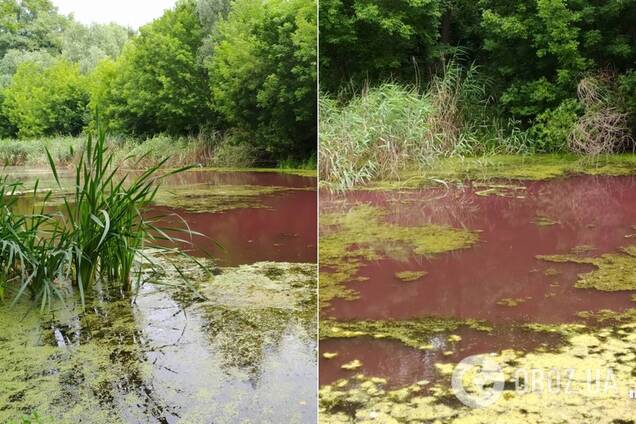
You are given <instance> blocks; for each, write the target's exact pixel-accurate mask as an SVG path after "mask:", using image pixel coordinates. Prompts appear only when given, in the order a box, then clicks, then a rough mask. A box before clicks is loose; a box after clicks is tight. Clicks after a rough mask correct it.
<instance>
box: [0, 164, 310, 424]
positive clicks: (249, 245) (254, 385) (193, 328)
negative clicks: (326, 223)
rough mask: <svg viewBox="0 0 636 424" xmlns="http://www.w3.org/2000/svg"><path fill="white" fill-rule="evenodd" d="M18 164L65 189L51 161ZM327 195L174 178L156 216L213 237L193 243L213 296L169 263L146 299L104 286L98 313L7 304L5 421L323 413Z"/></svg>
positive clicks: (278, 179) (281, 176)
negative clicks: (319, 279) (41, 165)
mask: <svg viewBox="0 0 636 424" xmlns="http://www.w3.org/2000/svg"><path fill="white" fill-rule="evenodd" d="M10 171H11V175H12V177H13V178H19V179H21V180H23V181H26V182H27V184H29V183H30V182H32V181H34V180H35V178H40V179H41V180H42V182H41V185H40V186H41V187H53V186H54V185H53V184H52V180H51V179H50V175H48V174H46V173H44V172H41V171H39V170H20V169H17V170H16V169H12V170H10ZM69 178H70V175H68V174H63V175H62V180H63V184H62V185H63V187H64V188H65V190H66V189H68V188H67V187H68V183H69ZM63 195H64V191H63V190H62V191H58V192H57V193H56V194H55V195H54V196H53V198H52V200H51V209H54V208H55V207H56V206H55V205H56V202H57V204H59V203H60V202H61V199H62V197H63ZM29 202H30V200H29V199H26V198H25V199H24V201H23V204H22V207H24V208H25V210H26V209H27V208H28V207H29ZM316 203H317V199H316V179H315V177H309V176H302V175H293V174H287V173H282V172H262V171H253V172H251V171H240V172H239V171H231V172H230V171H227V172H224V171H219V170H205V169H201V170H192V171H188V172H186V173H183V174H179V175H175V176H172V177H170V178H169V179H167V181H166V182H165V185H164V186H163V188H162V190H161V191H160V193H159V195H158V196H157V199H156V202H155V204H154V205H152V206H151V208H150V209H149V210H148V212H147V213H148V214H152V215H153V216H154V215H162V216H165V218H163V219H165V220H168V221H173V222H174V223H179V224H181V223H183V222H185V223H186V224H187V226H188V227H190V228H191V229H192V230H194V231H196V232H199V233H201V234H202V235H201V236H199V237H194V238H193V239H192V240H191V243H188V244H184V245H182V246H181V247H182V249H183V250H184V251H186V252H187V253H189V254H190V255H192V256H195V257H197V258H199V259H198V260H199V261H201V262H203V263H205V264H207V265H209V267H210V268H211V269H213V275H211V276H210V275H208V274H205V273H203V272H200V271H199V269H198V267H189V268H188V267H187V265H186V266H185V267H184V269H186V270H187V272H189V273H191V275H193V276H194V277H193V284H194V286H195V288H196V289H197V290H198V291H199V293H202V294H204V295H205V300H202V299H200V298H198V297H196V296H194V295H193V294H192V293H191V292H190V291H188V290H185V289H184V288H183V287H182V286H178V287H175V286H174V283H175V280H178V279H179V276H178V275H176V274H175V273H173V275H171V274H170V273H169V272H168V273H166V275H162V276H148V278H144V281H145V282H144V284H143V286H142V287H141V289H140V291H139V293H138V294H137V295H136V296H135V297H134V298H133V299H127V298H122V297H121V296H120V295H118V293H113V292H112V291H109V290H106V289H104V290H103V291H102V292H100V295H99V296H98V297H97V298H94V299H91V300H90V302H89V306H88V308H87V310H86V311H81V310H80V308H79V307H78V305H76V304H75V303H73V299H71V300H70V301H67V303H68V304H67V305H65V306H62V305H55V306H54V308H53V309H52V310H51V311H46V312H44V313H42V314H40V313H39V311H37V310H34V309H33V308H31V307H30V305H28V304H19V305H17V306H15V307H13V308H10V307H8V306H7V305H4V306H2V307H0V321H2V327H3V328H6V329H8V330H7V331H4V330H3V333H4V334H3V335H2V336H1V337H0V375H1V377H0V421H2V422H5V421H6V420H10V419H18V418H20V417H21V416H22V415H23V414H31V413H37V414H38V415H39V416H40V417H44V419H45V422H47V421H46V420H47V419H50V420H51V422H61V423H67V422H68V423H75V422H91V423H93V422H94V423H101V422H104V423H105V422H133V423H134V422H139V423H147V422H157V423H175V422H193V423H194V422H214V423H235V422H246V423H250V422H253V423H267V422H270V423H279V422H290V423H304V422H315V420H316V384H315V378H316V348H317V346H316V323H315V310H316V287H315V284H316V264H315V262H316V255H317V253H316V245H317V241H316V237H317V236H316V207H317V204H316ZM148 254H149V255H152V251H149V253H148Z"/></svg>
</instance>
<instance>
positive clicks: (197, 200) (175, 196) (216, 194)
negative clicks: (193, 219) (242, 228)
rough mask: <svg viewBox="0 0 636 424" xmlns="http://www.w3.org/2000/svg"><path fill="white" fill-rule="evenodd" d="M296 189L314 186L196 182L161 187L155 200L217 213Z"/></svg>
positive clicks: (260, 203)
mask: <svg viewBox="0 0 636 424" xmlns="http://www.w3.org/2000/svg"><path fill="white" fill-rule="evenodd" d="M294 190H313V188H311V187H307V188H295V187H277V186H266V185H217V184H197V185H194V186H189V187H183V186H180V187H169V188H165V189H163V190H160V191H159V192H158V193H157V196H156V198H155V199H154V201H155V203H156V204H159V205H162V206H169V207H172V208H178V209H183V210H186V211H188V212H198V213H201V212H209V213H217V212H224V211H227V210H231V209H244V208H266V207H267V206H266V205H265V204H264V203H263V197H264V196H270V195H274V194H278V193H283V192H287V191H294Z"/></svg>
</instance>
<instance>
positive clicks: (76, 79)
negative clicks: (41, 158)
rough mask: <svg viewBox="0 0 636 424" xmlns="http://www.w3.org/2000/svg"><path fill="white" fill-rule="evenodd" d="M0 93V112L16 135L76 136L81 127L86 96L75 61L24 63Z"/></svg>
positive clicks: (28, 136)
mask: <svg viewBox="0 0 636 424" xmlns="http://www.w3.org/2000/svg"><path fill="white" fill-rule="evenodd" d="M3 95H4V102H3V106H2V110H3V115H4V116H5V117H6V119H7V121H8V122H9V124H10V125H11V126H12V127H13V128H15V130H16V131H17V136H18V137H20V138H30V137H38V136H45V135H54V134H72V135H77V134H79V133H80V132H81V131H82V128H83V127H84V124H85V118H86V112H87V109H86V108H87V104H88V100H89V98H88V92H87V91H86V89H85V83H84V78H83V77H82V76H81V75H80V72H79V67H78V66H77V65H76V64H72V63H69V62H67V61H65V60H59V61H58V62H56V63H55V64H54V65H53V66H51V67H49V68H43V67H42V66H40V65H38V64H36V63H33V62H24V63H22V64H21V65H19V66H18V70H17V72H16V73H15V75H14V77H13V79H12V80H11V83H10V84H9V86H8V87H6V89H5V90H4V91H3Z"/></svg>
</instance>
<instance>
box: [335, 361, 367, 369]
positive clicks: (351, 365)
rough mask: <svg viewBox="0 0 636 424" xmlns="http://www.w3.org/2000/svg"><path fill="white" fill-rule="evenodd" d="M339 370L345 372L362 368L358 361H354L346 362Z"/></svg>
mask: <svg viewBox="0 0 636 424" xmlns="http://www.w3.org/2000/svg"><path fill="white" fill-rule="evenodd" d="M340 368H342V369H343V370H347V371H354V370H357V369H358V368H362V362H360V361H359V360H358V359H354V360H353V361H351V362H347V363H346V364H343V365H341V366H340Z"/></svg>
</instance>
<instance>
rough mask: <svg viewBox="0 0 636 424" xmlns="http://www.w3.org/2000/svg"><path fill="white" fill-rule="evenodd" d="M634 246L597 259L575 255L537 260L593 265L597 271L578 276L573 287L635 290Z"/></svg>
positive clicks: (635, 264) (547, 256) (542, 257)
mask: <svg viewBox="0 0 636 424" xmlns="http://www.w3.org/2000/svg"><path fill="white" fill-rule="evenodd" d="M634 249H635V247H634V246H627V247H624V248H622V249H621V253H606V254H604V255H602V256H599V257H580V256H577V255H541V256H537V258H538V259H542V260H544V261H550V262H557V263H558V262H560V263H564V262H574V263H579V264H589V265H594V266H595V267H596V268H597V270H595V271H592V272H587V273H582V274H579V276H578V280H577V282H576V284H575V287H578V288H583V289H596V290H602V291H621V290H636V255H634V253H636V252H635V250H634Z"/></svg>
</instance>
